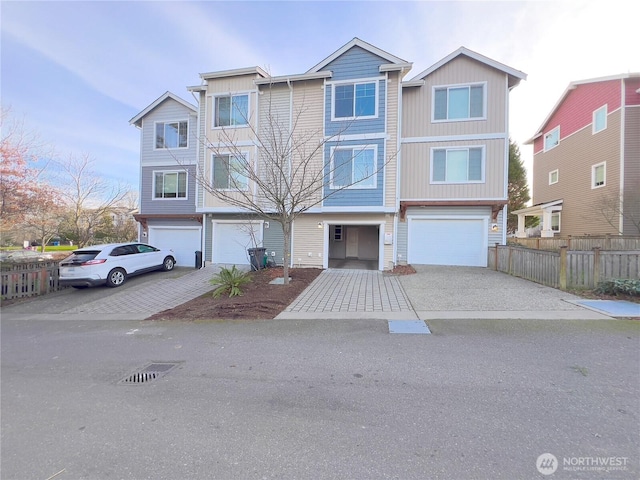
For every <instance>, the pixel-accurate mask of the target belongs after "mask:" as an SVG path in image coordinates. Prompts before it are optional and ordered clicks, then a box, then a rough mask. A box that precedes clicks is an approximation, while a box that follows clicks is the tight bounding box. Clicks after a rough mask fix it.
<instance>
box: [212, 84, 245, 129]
mask: <svg viewBox="0 0 640 480" xmlns="http://www.w3.org/2000/svg"><path fill="white" fill-rule="evenodd" d="M214 103H215V106H214V109H213V127H214V128H222V127H238V126H243V125H248V124H249V94H247V93H243V94H238V95H224V96H217V97H215V99H214Z"/></svg>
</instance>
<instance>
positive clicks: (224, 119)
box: [215, 97, 231, 127]
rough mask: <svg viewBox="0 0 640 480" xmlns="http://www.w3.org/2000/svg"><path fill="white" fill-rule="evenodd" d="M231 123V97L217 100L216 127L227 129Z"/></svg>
mask: <svg viewBox="0 0 640 480" xmlns="http://www.w3.org/2000/svg"><path fill="white" fill-rule="evenodd" d="M230 122H231V97H217V98H216V119H215V126H216V127H227V126H229V125H230Z"/></svg>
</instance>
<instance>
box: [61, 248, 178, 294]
mask: <svg viewBox="0 0 640 480" xmlns="http://www.w3.org/2000/svg"><path fill="white" fill-rule="evenodd" d="M175 264H176V260H175V257H174V255H173V250H161V249H159V248H156V247H152V246H151V245H145V244H144V243H135V242H134V243H109V244H105V245H93V246H91V247H85V248H80V249H78V250H76V251H74V252H73V253H72V254H71V255H70V256H69V257H67V258H65V259H64V260H62V261H61V262H60V285H61V286H71V287H75V288H86V287H91V286H95V285H104V284H106V285H107V286H108V287H119V286H120V285H122V284H123V283H124V282H125V281H126V280H127V277H129V276H131V275H139V274H141V273H146V272H150V271H152V270H165V271H169V270H173V267H174V266H175Z"/></svg>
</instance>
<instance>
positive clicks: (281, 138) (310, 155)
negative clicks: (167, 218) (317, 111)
mask: <svg viewBox="0 0 640 480" xmlns="http://www.w3.org/2000/svg"><path fill="white" fill-rule="evenodd" d="M271 93H272V91H271V89H269V90H267V91H265V92H263V94H264V96H268V98H267V99H266V106H265V111H264V112H263V113H262V114H261V116H260V122H259V124H260V126H259V127H258V128H256V127H255V126H254V123H253V122H251V121H249V120H250V119H245V120H246V127H247V128H248V129H249V131H250V137H251V142H252V143H253V146H254V147H255V148H256V149H257V158H255V159H252V160H248V159H247V158H246V156H245V151H246V149H247V146H246V142H241V141H238V139H237V136H236V134H237V130H236V129H233V128H221V129H220V131H219V136H218V138H217V139H215V140H214V141H212V140H211V139H208V138H202V139H201V143H202V145H203V147H204V148H205V149H208V150H209V151H211V152H213V156H214V162H213V165H212V169H213V175H211V174H210V173H209V174H208V175H207V172H206V171H205V170H206V169H201V170H200V171H199V174H198V178H197V180H198V182H199V184H200V185H201V186H202V187H203V189H204V190H205V191H207V192H209V193H210V194H211V195H213V196H214V197H215V198H218V199H220V200H222V201H224V202H225V203H227V204H229V205H233V206H235V207H238V208H239V209H240V210H241V211H242V212H244V213H247V214H253V215H255V216H257V217H260V218H263V219H265V220H269V221H275V222H277V223H278V224H280V226H281V227H282V232H283V235H284V283H285V284H288V283H289V275H288V272H289V264H290V257H291V251H290V250H291V236H292V226H293V222H294V221H295V220H296V218H298V217H299V216H300V215H302V214H303V213H305V212H307V211H308V210H309V209H311V208H313V207H315V206H316V205H319V204H320V203H322V202H323V201H324V200H326V199H327V198H328V197H330V196H332V195H335V194H337V193H338V192H340V191H342V190H345V189H347V188H349V187H351V186H353V185H355V184H358V183H361V182H366V181H367V180H369V179H371V178H372V177H374V176H375V175H376V174H377V173H379V172H381V171H383V169H384V167H385V165H386V164H387V163H388V162H389V160H388V159H387V160H386V161H384V162H380V163H381V164H379V163H378V162H377V159H374V163H373V165H374V166H370V165H368V164H367V162H353V159H352V157H349V158H345V157H344V156H341V155H336V154H334V153H335V152H336V151H337V150H336V149H331V148H329V147H330V146H336V145H338V144H339V143H340V142H341V135H343V134H344V133H345V132H347V131H348V126H349V125H347V126H345V127H344V128H343V129H341V130H340V132H339V133H336V134H335V135H329V136H325V135H323V132H322V129H321V128H320V129H313V128H305V127H304V125H305V123H304V120H305V115H306V114H307V109H306V108H305V106H304V102H302V104H301V105H302V106H301V108H299V109H297V110H296V111H294V112H291V113H290V114H280V113H279V111H278V110H277V109H276V108H275V107H274V106H273V103H272V101H271V98H272V95H271ZM261 102H263V103H265V102H264V101H263V100H261ZM360 147H361V146H359V148H360ZM364 151H365V150H364V149H362V150H361V151H360V150H356V156H357V155H360V154H362V152H364ZM326 152H329V153H326ZM327 155H328V157H327ZM327 158H328V160H327ZM329 186H331V188H328V187H329Z"/></svg>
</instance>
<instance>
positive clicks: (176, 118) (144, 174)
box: [129, 92, 202, 266]
mask: <svg viewBox="0 0 640 480" xmlns="http://www.w3.org/2000/svg"><path fill="white" fill-rule="evenodd" d="M197 113H198V112H197V108H196V107H195V106H193V105H191V104H190V103H188V102H186V101H184V100H183V99H181V98H179V97H178V96H176V95H174V94H173V93H170V92H166V93H164V94H163V95H162V96H160V97H159V98H158V99H157V100H155V101H154V102H153V103H151V104H150V105H149V106H148V107H146V108H145V109H144V110H142V111H141V112H140V113H138V114H137V115H136V116H135V117H133V118H132V119H131V120H130V121H129V123H130V124H132V125H135V126H136V127H138V128H139V129H140V192H139V196H140V208H139V213H137V214H136V215H135V219H136V220H137V221H138V222H139V224H140V228H139V230H140V232H139V238H140V241H141V242H144V243H149V244H151V245H154V246H156V247H159V248H171V249H173V251H174V252H175V254H176V262H177V264H178V265H179V266H193V265H195V252H196V251H201V250H202V214H201V213H197V212H196V190H197V188H196V160H197V152H198V149H199V148H198V136H197V135H196V132H197V128H198V115H197Z"/></svg>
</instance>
